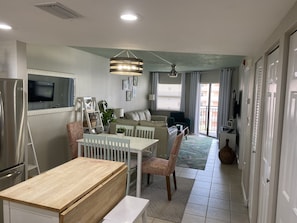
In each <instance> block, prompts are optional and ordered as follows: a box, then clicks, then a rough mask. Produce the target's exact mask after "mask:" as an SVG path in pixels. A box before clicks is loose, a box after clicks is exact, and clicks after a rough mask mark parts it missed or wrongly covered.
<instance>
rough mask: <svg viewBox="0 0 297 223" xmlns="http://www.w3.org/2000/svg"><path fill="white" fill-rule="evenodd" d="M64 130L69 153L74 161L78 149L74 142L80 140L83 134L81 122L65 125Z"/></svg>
mask: <svg viewBox="0 0 297 223" xmlns="http://www.w3.org/2000/svg"><path fill="white" fill-rule="evenodd" d="M66 129H67V134H68V143H69V147H70V151H71V152H70V153H71V158H72V159H74V158H76V157H77V148H78V143H77V142H76V140H78V139H82V138H83V134H84V129H83V122H82V121H75V122H70V123H67V125H66Z"/></svg>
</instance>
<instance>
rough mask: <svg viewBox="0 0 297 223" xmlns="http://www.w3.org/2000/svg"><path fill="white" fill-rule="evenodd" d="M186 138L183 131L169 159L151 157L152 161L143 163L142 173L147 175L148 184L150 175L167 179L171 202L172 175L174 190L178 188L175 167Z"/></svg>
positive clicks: (176, 139) (174, 144)
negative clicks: (171, 177)
mask: <svg viewBox="0 0 297 223" xmlns="http://www.w3.org/2000/svg"><path fill="white" fill-rule="evenodd" d="M183 136H184V132H183V131H182V132H181V133H180V134H178V135H177V136H176V138H175V140H174V143H173V145H172V149H171V152H170V156H169V159H168V160H167V159H163V158H158V157H151V158H150V159H147V160H144V161H143V162H142V173H146V174H147V184H149V182H150V175H151V174H152V175H161V176H165V177H166V185H167V197H168V200H169V201H170V200H171V186H170V175H171V174H172V175H173V182H174V188H175V190H176V189H177V187H176V177H175V165H176V160H177V156H178V153H179V150H180V145H181V142H182V139H183Z"/></svg>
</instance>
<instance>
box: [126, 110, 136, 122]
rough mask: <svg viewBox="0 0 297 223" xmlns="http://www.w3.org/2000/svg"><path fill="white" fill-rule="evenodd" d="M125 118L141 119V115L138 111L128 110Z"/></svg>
mask: <svg viewBox="0 0 297 223" xmlns="http://www.w3.org/2000/svg"><path fill="white" fill-rule="evenodd" d="M125 118H126V119H130V120H135V121H139V116H138V113H136V112H126V113H125Z"/></svg>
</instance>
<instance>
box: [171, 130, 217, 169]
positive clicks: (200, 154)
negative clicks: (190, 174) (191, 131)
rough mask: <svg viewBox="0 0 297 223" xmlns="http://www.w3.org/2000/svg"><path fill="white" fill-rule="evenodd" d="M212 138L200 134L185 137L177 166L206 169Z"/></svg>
mask: <svg viewBox="0 0 297 223" xmlns="http://www.w3.org/2000/svg"><path fill="white" fill-rule="evenodd" d="M212 140H213V138H211V137H206V136H198V135H189V136H187V139H186V137H184V139H183V141H182V144H181V147H180V151H179V154H178V158H177V162H176V166H179V167H186V168H192V169H199V170H204V168H205V164H206V162H207V157H208V153H209V149H210V146H211V143H212Z"/></svg>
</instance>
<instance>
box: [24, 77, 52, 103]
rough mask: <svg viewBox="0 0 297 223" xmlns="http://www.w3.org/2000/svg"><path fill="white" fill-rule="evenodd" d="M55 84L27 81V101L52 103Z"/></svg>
mask: <svg viewBox="0 0 297 223" xmlns="http://www.w3.org/2000/svg"><path fill="white" fill-rule="evenodd" d="M54 90H55V83H53V82H48V81H36V80H28V101H29V102H40V101H53V100H54Z"/></svg>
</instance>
